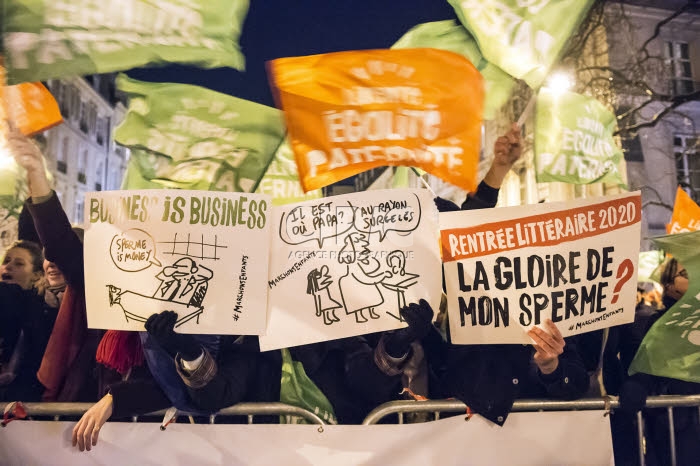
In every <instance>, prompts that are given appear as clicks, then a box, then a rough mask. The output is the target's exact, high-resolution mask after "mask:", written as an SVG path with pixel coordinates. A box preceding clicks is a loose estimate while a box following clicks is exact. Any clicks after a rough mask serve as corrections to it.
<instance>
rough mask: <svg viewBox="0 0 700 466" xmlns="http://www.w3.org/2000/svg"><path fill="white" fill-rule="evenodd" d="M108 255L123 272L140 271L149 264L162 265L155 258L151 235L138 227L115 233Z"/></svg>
mask: <svg viewBox="0 0 700 466" xmlns="http://www.w3.org/2000/svg"><path fill="white" fill-rule="evenodd" d="M109 255H110V257H111V258H112V262H114V265H116V266H117V268H118V269H119V270H123V271H124V272H140V271H141V270H145V269H147V268H149V267H150V266H151V264H153V265H156V266H158V267H161V266H162V264H161V263H160V261H159V260H158V259H157V258H156V242H155V241H154V240H153V237H151V235H150V234H148V233H147V232H145V231H143V230H141V229H139V228H131V229H130V230H126V231H124V232H122V233H121V234H118V235H115V236H114V238H112V243H111V244H110V245H109Z"/></svg>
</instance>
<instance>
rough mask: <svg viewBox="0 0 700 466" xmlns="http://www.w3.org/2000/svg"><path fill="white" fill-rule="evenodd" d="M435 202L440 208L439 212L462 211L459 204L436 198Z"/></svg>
mask: <svg viewBox="0 0 700 466" xmlns="http://www.w3.org/2000/svg"><path fill="white" fill-rule="evenodd" d="M434 201H435V205H436V206H437V208H438V212H457V211H459V210H460V208H459V206H458V205H457V204H455V203H454V202H452V201H448V200H447V199H443V198H441V197H436V198H435V199H434Z"/></svg>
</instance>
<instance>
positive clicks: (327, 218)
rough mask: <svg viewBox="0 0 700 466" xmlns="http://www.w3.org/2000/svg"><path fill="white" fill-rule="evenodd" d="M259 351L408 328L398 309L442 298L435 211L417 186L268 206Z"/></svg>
mask: <svg viewBox="0 0 700 466" xmlns="http://www.w3.org/2000/svg"><path fill="white" fill-rule="evenodd" d="M271 223H272V237H273V243H274V245H275V246H274V247H273V248H272V250H271V252H270V254H271V256H270V277H269V280H268V288H269V293H270V294H269V301H268V307H269V315H268V324H267V332H266V333H265V336H262V337H260V347H261V349H262V350H264V351H265V350H270V349H277V348H284V347H291V346H297V345H304V344H309V343H315V342H319V341H327V340H334V339H338V338H345V337H349V336H354V335H362V334H367V333H372V332H380V331H386V330H393V329H396V328H400V327H404V326H405V325H406V324H405V322H403V320H401V318H400V314H399V309H400V308H401V307H403V306H405V305H407V304H410V303H411V302H418V300H420V299H421V298H423V299H425V300H427V301H428V302H429V303H430V304H431V306H432V307H433V309H435V310H436V311H437V309H438V306H439V303H440V296H441V291H442V290H441V286H442V285H441V274H440V268H441V267H440V253H439V238H438V225H437V209H436V207H435V204H434V202H433V199H432V198H431V197H430V195H429V194H428V193H427V192H425V190H419V189H391V190H378V191H366V192H361V193H355V194H347V195H342V196H333V197H330V198H324V199H317V200H314V201H307V202H303V203H299V204H292V205H285V206H279V207H274V208H273V209H272V222H271Z"/></svg>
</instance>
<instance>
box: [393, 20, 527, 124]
mask: <svg viewBox="0 0 700 466" xmlns="http://www.w3.org/2000/svg"><path fill="white" fill-rule="evenodd" d="M421 47H433V48H436V49H441V50H449V51H450V52H454V53H458V54H460V55H464V56H465V57H466V58H467V59H468V60H469V61H470V62H472V64H473V65H474V66H476V69H478V70H479V73H481V76H482V77H483V78H484V118H485V119H487V120H492V119H493V118H495V117H496V112H497V111H498V110H499V109H500V108H501V107H502V106H503V105H504V104H505V103H506V102H507V101H508V99H509V98H510V95H511V93H512V92H513V86H514V85H515V80H514V79H513V78H512V77H511V76H510V75H509V74H508V73H506V72H505V71H503V70H502V69H500V68H499V67H497V66H496V65H494V64H492V63H489V62H488V61H487V60H486V59H484V57H483V56H482V55H481V51H479V45H478V44H477V43H476V41H475V40H474V38H473V37H472V36H471V34H469V31H467V30H466V29H464V27H463V26H462V25H461V24H459V23H458V22H457V21H455V20H452V19H450V20H447V21H435V22H432V23H424V24H419V25H418V26H416V27H414V28H412V29H411V30H409V31H408V32H407V33H406V34H404V35H403V36H402V37H401V38H400V39H399V40H398V42H396V43H395V44H394V45H392V46H391V48H393V49H408V48H421Z"/></svg>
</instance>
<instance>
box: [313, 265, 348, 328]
mask: <svg viewBox="0 0 700 466" xmlns="http://www.w3.org/2000/svg"><path fill="white" fill-rule="evenodd" d="M306 278H307V283H308V284H307V286H306V293H307V294H310V295H313V297H314V305H315V306H316V316H317V317H320V316H321V313H323V323H324V324H326V325H331V324H332V323H333V322H339V321H340V319H339V318H338V316H337V315H335V310H336V309H339V308H341V307H343V305H342V304H340V303H339V302H338V301H336V300H335V299H333V298H332V297H331V293H330V290H329V287H330V286H331V284H332V283H333V280H331V276H330V275H329V274H328V266H327V265H324V266H322V267H321V269H320V270H319V269H313V270H312V271H311V272H309V274H308V275H307V276H306Z"/></svg>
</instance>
